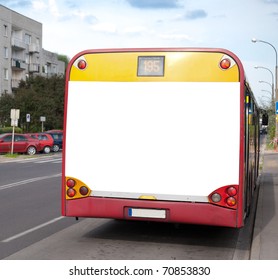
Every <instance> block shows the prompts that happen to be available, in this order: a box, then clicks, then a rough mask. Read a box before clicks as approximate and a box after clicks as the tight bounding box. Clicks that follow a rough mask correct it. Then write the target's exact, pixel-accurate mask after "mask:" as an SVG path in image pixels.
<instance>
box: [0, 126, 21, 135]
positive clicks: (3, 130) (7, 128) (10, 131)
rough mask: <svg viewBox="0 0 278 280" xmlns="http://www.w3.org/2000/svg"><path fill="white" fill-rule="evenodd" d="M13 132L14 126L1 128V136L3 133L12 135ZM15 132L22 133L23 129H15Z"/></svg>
mask: <svg viewBox="0 0 278 280" xmlns="http://www.w3.org/2000/svg"><path fill="white" fill-rule="evenodd" d="M12 132H13V127H12V126H7V127H0V134H1V133H12ZM14 132H15V133H22V129H21V128H20V127H15V128H14Z"/></svg>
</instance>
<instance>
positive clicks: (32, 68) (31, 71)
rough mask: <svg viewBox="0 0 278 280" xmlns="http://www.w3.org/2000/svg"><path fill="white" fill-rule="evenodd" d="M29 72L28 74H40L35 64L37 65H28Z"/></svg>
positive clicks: (38, 66) (37, 65)
mask: <svg viewBox="0 0 278 280" xmlns="http://www.w3.org/2000/svg"><path fill="white" fill-rule="evenodd" d="M29 72H30V73H34V72H37V73H39V72H40V65H39V64H37V63H31V64H29Z"/></svg>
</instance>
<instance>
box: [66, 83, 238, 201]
mask: <svg viewBox="0 0 278 280" xmlns="http://www.w3.org/2000/svg"><path fill="white" fill-rule="evenodd" d="M239 92H240V84H239V83H213V82H212V83H188V82H125V83H123V82H105V83H104V82H70V83H69V91H68V118H67V135H66V167H65V168H66V174H65V175H66V176H73V177H75V178H78V179H79V180H81V181H83V182H84V183H85V184H87V185H88V186H89V187H90V188H91V189H92V195H102V196H103V195H105V196H111V197H115V196H123V197H129V196H130V197H134V196H135V197H137V196H140V195H148V194H151V195H155V196H156V198H159V197H160V196H161V199H171V197H172V198H173V199H176V198H177V197H179V196H181V200H187V199H188V200H190V197H194V196H196V197H197V198H196V200H198V197H200V200H202V197H206V196H207V195H209V194H210V193H211V192H212V191H213V190H214V189H216V188H219V187H222V186H225V185H229V184H238V183H239V178H238V177H239V138H240V134H239V133H240V119H239V116H240V94H239Z"/></svg>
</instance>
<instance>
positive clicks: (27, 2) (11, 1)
mask: <svg viewBox="0 0 278 280" xmlns="http://www.w3.org/2000/svg"><path fill="white" fill-rule="evenodd" d="M0 4H2V5H3V6H5V7H10V8H16V7H32V1H31V0H23V1H21V0H3V1H2V0H1V1H0Z"/></svg>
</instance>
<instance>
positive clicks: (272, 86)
mask: <svg viewBox="0 0 278 280" xmlns="http://www.w3.org/2000/svg"><path fill="white" fill-rule="evenodd" d="M255 69H264V70H267V71H268V72H269V73H270V74H271V78H272V85H271V89H272V98H273V100H274V76H273V73H272V71H271V70H270V69H269V68H266V67H263V66H255ZM260 82H263V81H260ZM265 83H267V82H265ZM268 84H269V83H268Z"/></svg>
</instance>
